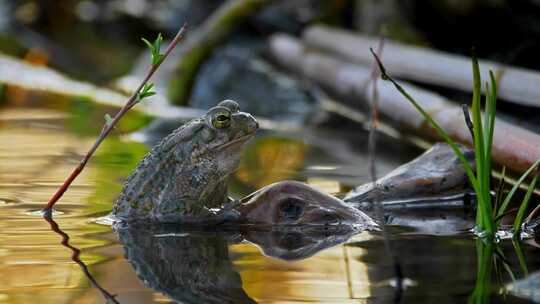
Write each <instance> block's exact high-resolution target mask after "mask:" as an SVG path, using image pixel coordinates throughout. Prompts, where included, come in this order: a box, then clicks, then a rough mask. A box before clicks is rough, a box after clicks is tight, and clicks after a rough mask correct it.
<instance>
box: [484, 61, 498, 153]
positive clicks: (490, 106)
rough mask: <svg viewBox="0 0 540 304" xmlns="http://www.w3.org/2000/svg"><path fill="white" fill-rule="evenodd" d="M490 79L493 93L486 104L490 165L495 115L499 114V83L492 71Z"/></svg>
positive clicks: (487, 145) (487, 144)
mask: <svg viewBox="0 0 540 304" xmlns="http://www.w3.org/2000/svg"><path fill="white" fill-rule="evenodd" d="M489 78H490V81H491V92H490V94H489V98H488V100H487V104H486V114H487V121H486V125H487V127H486V128H485V130H486V131H487V132H488V134H489V136H488V137H487V141H486V147H488V149H489V151H487V152H489V153H486V156H489V163H491V148H492V146H493V135H494V132H495V113H496V112H497V82H496V81H495V76H494V75H493V72H492V71H489Z"/></svg>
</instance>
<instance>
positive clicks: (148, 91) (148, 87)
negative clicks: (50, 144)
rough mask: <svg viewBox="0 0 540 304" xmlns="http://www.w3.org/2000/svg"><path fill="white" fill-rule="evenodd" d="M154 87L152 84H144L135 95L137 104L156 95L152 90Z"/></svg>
mask: <svg viewBox="0 0 540 304" xmlns="http://www.w3.org/2000/svg"><path fill="white" fill-rule="evenodd" d="M153 87H154V84H153V83H151V82H147V83H145V84H144V86H143V88H142V89H141V91H140V92H139V94H138V95H137V102H140V101H141V100H143V99H145V98H146V97H150V96H153V95H156V92H155V91H153V90H152V88H153Z"/></svg>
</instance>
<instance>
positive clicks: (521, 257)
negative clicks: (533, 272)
mask: <svg viewBox="0 0 540 304" xmlns="http://www.w3.org/2000/svg"><path fill="white" fill-rule="evenodd" d="M512 245H513V246H514V251H515V252H516V256H517V258H518V261H519V266H520V267H521V271H522V272H523V276H524V277H526V276H528V275H529V270H528V269H527V262H526V261H525V255H524V254H523V248H521V243H520V242H519V241H518V240H516V239H512ZM514 281H515V280H514Z"/></svg>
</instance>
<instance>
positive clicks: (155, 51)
mask: <svg viewBox="0 0 540 304" xmlns="http://www.w3.org/2000/svg"><path fill="white" fill-rule="evenodd" d="M141 40H142V41H143V42H144V44H146V46H147V47H148V48H149V49H150V52H151V55H152V65H158V64H160V63H161V62H162V61H163V59H164V58H165V55H164V54H161V53H160V49H161V42H162V41H163V36H161V33H159V34H158V36H157V38H156V40H154V42H153V43H150V41H148V40H146V39H145V38H141Z"/></svg>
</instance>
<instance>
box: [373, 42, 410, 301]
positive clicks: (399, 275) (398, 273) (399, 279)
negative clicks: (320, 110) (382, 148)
mask: <svg viewBox="0 0 540 304" xmlns="http://www.w3.org/2000/svg"><path fill="white" fill-rule="evenodd" d="M383 48H384V37H381V39H380V40H379V45H378V47H377V54H378V55H379V56H380V55H381V53H382V51H383ZM372 52H373V50H372ZM380 74H381V69H380V68H379V67H378V65H377V62H374V63H373V67H372V72H371V115H370V128H369V135H368V162H369V169H370V170H369V171H370V175H371V182H372V183H373V187H377V185H376V182H377V168H376V165H375V153H376V150H377V149H376V147H377V141H376V135H377V127H378V124H379V91H378V86H377V79H378V78H379V76H380ZM375 193H377V191H375ZM374 207H375V208H374V209H375V213H376V215H377V217H378V218H379V219H380V220H381V230H382V233H383V239H384V246H385V249H386V252H387V253H388V255H389V256H390V258H391V259H392V264H393V266H394V273H395V278H396V294H395V298H394V303H399V302H401V295H402V291H403V270H402V268H401V263H400V261H399V257H398V256H397V255H396V254H394V252H393V250H392V246H391V244H390V239H389V237H388V231H387V229H386V224H385V222H384V205H383V204H382V203H381V202H380V201H379V198H378V195H377V194H375V199H374Z"/></svg>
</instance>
